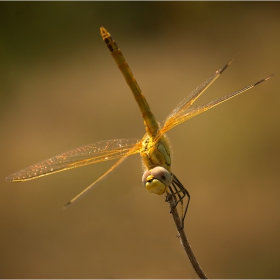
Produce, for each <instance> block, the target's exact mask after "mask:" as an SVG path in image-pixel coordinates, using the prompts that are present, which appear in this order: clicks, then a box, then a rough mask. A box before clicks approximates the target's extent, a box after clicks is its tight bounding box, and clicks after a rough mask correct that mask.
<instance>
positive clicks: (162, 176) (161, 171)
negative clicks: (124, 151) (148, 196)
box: [142, 166, 172, 195]
mask: <svg viewBox="0 0 280 280" xmlns="http://www.w3.org/2000/svg"><path fill="white" fill-rule="evenodd" d="M171 180H172V178H171V174H170V173H169V172H168V171H167V170H166V169H165V168H163V167H161V166H157V167H155V168H153V169H150V170H147V171H145V172H144V174H143V176H142V183H143V185H144V186H145V187H146V189H147V190H148V191H149V192H151V193H154V194H158V195H160V194H163V193H165V191H166V188H167V187H169V185H170V184H171Z"/></svg>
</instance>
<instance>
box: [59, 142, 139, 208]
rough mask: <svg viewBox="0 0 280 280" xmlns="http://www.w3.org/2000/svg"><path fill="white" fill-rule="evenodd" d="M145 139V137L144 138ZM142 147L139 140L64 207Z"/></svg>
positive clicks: (67, 205)
mask: <svg viewBox="0 0 280 280" xmlns="http://www.w3.org/2000/svg"><path fill="white" fill-rule="evenodd" d="M142 140H143V139H142ZM140 147H141V141H139V142H137V143H136V144H135V145H134V146H133V147H132V148H131V149H128V150H126V152H125V154H124V155H123V156H122V157H121V158H120V159H119V160H118V161H117V162H115V163H114V164H113V165H112V166H111V167H110V168H109V169H108V170H107V171H106V172H105V173H104V174H103V175H102V176H100V177H99V178H98V179H97V180H95V181H94V182H93V183H92V184H90V185H89V186H88V187H87V188H85V189H84V190H83V191H82V192H80V193H79V194H78V195H76V196H75V197H74V198H72V199H71V200H70V201H69V202H68V203H67V204H66V205H65V206H64V208H67V207H69V206H70V205H72V204H73V203H74V202H76V201H77V200H78V199H80V198H81V197H82V196H84V195H85V194H86V193H88V192H89V191H90V190H92V189H93V188H94V187H95V186H96V185H97V184H98V183H99V182H101V181H102V180H103V179H105V178H106V177H107V176H108V175H109V174H110V173H111V172H112V171H113V170H115V169H116V167H118V166H119V165H120V164H121V163H122V162H123V161H124V160H125V159H126V158H127V157H128V156H130V155H133V154H136V153H138V152H139V148H140Z"/></svg>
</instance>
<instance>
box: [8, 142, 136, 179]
mask: <svg viewBox="0 0 280 280" xmlns="http://www.w3.org/2000/svg"><path fill="white" fill-rule="evenodd" d="M139 143H140V141H139V140H138V139H129V138H127V139H114V140H108V141H100V142H96V143H93V144H89V145H86V146H83V147H80V148H77V149H74V150H71V151H68V152H64V153H62V154H60V155H57V156H55V157H52V158H50V159H47V160H44V161H42V162H39V163H37V164H34V165H32V166H29V167H27V168H25V169H23V170H20V171H18V172H16V173H14V174H12V175H10V176H8V177H7V178H6V181H8V182H22V181H27V180H32V179H36V178H39V177H42V176H45V175H49V174H53V173H56V172H60V171H64V170H68V169H72V168H76V167H80V166H86V165H89V164H93V163H97V162H101V161H107V160H112V159H117V158H120V157H123V156H124V155H125V154H127V153H128V151H130V150H131V148H134V149H133V153H134V154H135V153H138V152H139V147H140V146H139V145H140V144H139ZM133 153H130V154H133Z"/></svg>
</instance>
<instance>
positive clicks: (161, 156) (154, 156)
mask: <svg viewBox="0 0 280 280" xmlns="http://www.w3.org/2000/svg"><path fill="white" fill-rule="evenodd" d="M140 154H141V157H142V160H143V164H144V165H145V167H146V169H147V170H150V169H152V168H154V167H156V166H162V167H164V168H165V169H166V170H167V171H169V172H170V171H171V169H170V166H171V158H170V150H169V145H168V141H167V139H166V137H165V136H162V137H161V138H160V140H159V141H157V142H156V143H155V142H154V139H153V137H150V136H149V135H147V136H146V137H144V140H143V141H142V148H141V151H140Z"/></svg>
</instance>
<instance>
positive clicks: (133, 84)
mask: <svg viewBox="0 0 280 280" xmlns="http://www.w3.org/2000/svg"><path fill="white" fill-rule="evenodd" d="M100 33H101V36H102V39H103V41H104V42H105V43H106V45H107V47H108V49H109V51H110V52H111V54H112V56H113V58H114V60H115V61H116V63H117V65H118V67H119V69H120V71H121V72H122V74H123V76H124V78H125V80H126V82H127V84H128V86H129V87H130V89H131V91H132V93H133V95H134V98H135V100H136V102H137V104H138V106H139V109H140V111H141V114H142V117H143V119H144V123H145V126H146V131H147V133H148V134H149V135H150V136H155V135H156V134H157V132H158V130H159V125H158V123H157V121H156V118H155V116H154V115H153V113H152V112H151V109H150V107H149V105H148V103H147V101H146V99H145V97H144V95H143V94H142V91H141V89H140V87H139V85H138V83H137V81H136V79H135V77H134V76H133V74H132V71H131V70H130V67H129V66H128V64H127V62H126V60H125V58H124V56H123V54H122V52H121V50H120V49H119V47H118V46H117V44H116V42H115V41H114V40H113V38H112V37H111V35H110V33H109V32H108V31H107V30H106V29H105V28H104V27H101V28H100Z"/></svg>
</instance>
